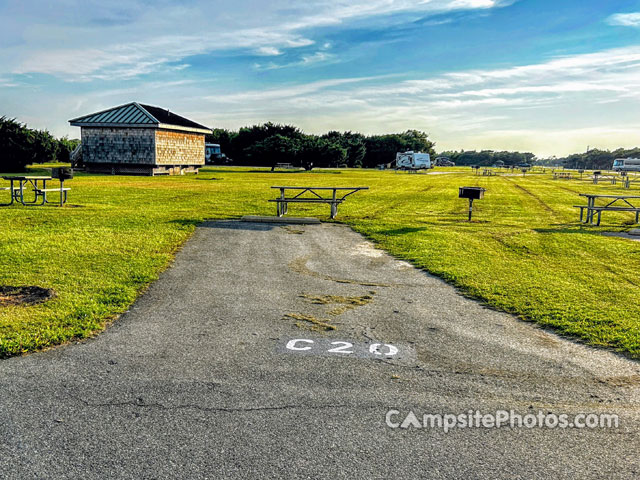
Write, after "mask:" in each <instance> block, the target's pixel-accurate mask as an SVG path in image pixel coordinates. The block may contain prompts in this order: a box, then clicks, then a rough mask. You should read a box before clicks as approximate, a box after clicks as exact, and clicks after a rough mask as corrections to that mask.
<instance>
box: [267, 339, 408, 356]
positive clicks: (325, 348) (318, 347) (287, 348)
mask: <svg viewBox="0 0 640 480" xmlns="http://www.w3.org/2000/svg"><path fill="white" fill-rule="evenodd" d="M406 349H407V348H406V347H399V346H396V345H391V344H389V343H365V342H352V341H346V340H330V339H326V338H315V339H310V338H291V339H285V340H284V341H281V342H279V345H278V350H280V351H281V352H283V353H294V354H303V355H327V356H333V357H359V358H372V359H373V358H376V359H395V358H398V357H400V356H402V354H403V353H407V352H404V351H403V350H406Z"/></svg>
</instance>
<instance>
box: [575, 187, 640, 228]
mask: <svg viewBox="0 0 640 480" xmlns="http://www.w3.org/2000/svg"><path fill="white" fill-rule="evenodd" d="M579 195H580V196H581V197H586V198H587V204H586V205H574V207H575V208H579V209H580V221H581V222H584V223H590V224H591V225H593V224H594V216H596V214H597V220H596V223H595V225H600V217H601V216H602V212H604V211H607V212H633V213H635V214H636V223H638V220H639V218H640V196H638V195H594V194H590V193H581V194H579ZM598 199H604V200H605V201H606V202H608V203H606V204H605V205H596V200H598ZM634 201H635V205H634ZM585 210H586V212H587V214H586V217H585V215H584V212H585ZM583 218H584V220H583Z"/></svg>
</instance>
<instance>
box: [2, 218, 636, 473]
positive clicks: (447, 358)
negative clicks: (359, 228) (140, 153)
mask: <svg viewBox="0 0 640 480" xmlns="http://www.w3.org/2000/svg"><path fill="white" fill-rule="evenodd" d="M0 392H1V393H0V478H3V479H13V478H16V479H22V478H56V479H66V478H69V479H77V478H122V479H125V478H126V479H128V478H131V479H134V478H136V479H138V478H329V477H332V478H487V479H495V478H505V479H507V478H509V479H514V478H527V479H529V478H607V479H614V478H629V479H630V478H638V477H640V460H639V455H638V452H640V364H639V363H637V362H633V361H630V360H626V359H624V358H621V357H619V356H617V355H615V354H612V353H609V352H606V351H601V350H595V349H591V348H587V347H584V346H581V345H577V344H575V343H572V342H570V341H567V340H564V339H561V338H559V337H557V336H555V335H553V334H550V333H547V332H545V331H543V330H541V329H539V328H537V327H535V326H533V325H530V324H527V323H525V322H522V321H519V320H517V319H515V318H513V317H512V316H510V315H507V314H503V313H498V312H495V311H493V310H490V309H487V308H485V307H483V306H482V305H480V304H479V303H477V302H475V301H472V300H469V299H467V298H464V297H463V296H461V295H459V294H458V293H457V292H456V290H455V289H454V288H452V287H451V286H449V285H447V284H445V283H444V282H442V281H441V280H439V279H437V278H434V277H432V276H429V275H427V274H425V273H423V272H420V271H418V270H416V269H414V268H413V267H411V266H410V265H408V264H406V263H404V262H401V261H399V260H396V259H394V258H392V257H390V256H388V255H386V254H385V253H383V252H382V251H380V250H376V249H374V248H373V247H372V246H371V245H370V244H369V243H368V242H366V241H365V240H364V239H363V238H362V237H361V236H359V235H358V234H356V233H354V232H353V231H351V230H350V229H348V228H347V227H344V226H340V225H330V224H322V225H306V226H303V225H286V226H281V225H276V224H261V223H247V222H239V221H222V222H210V223H206V224H204V225H202V226H201V227H199V228H198V229H197V232H196V233H195V235H194V237H193V238H192V239H191V240H190V241H189V242H188V243H187V244H186V245H185V247H184V248H183V250H181V251H180V252H179V253H178V255H177V258H176V260H175V263H174V265H173V266H172V267H171V268H170V269H169V270H167V271H166V272H165V273H164V274H163V275H162V276H161V278H160V280H159V281H157V282H156V283H155V284H153V285H152V286H151V288H150V289H149V291H148V292H147V293H146V294H145V295H143V296H142V297H141V298H140V299H139V300H138V301H137V302H136V303H135V305H134V306H133V307H132V308H131V310H130V311H129V312H127V313H126V314H125V315H123V316H122V317H121V318H120V319H119V320H118V321H117V322H116V323H115V324H114V325H113V326H112V327H110V328H109V329H108V330H107V331H106V332H104V333H103V334H101V335H99V336H98V337H96V338H95V339H92V340H89V341H86V342H83V343H78V344H72V345H68V346H65V347H62V348H58V349H54V350H51V351H47V352H43V353H38V354H33V355H28V356H24V357H19V358H11V359H8V360H4V361H0ZM498 410H500V411H509V412H511V411H513V414H511V413H510V415H513V416H515V418H517V416H518V415H520V416H521V417H524V416H526V415H529V414H531V415H538V414H539V412H542V414H544V415H548V414H555V415H561V414H564V415H567V417H568V418H569V419H570V420H571V421H573V419H574V418H575V415H577V414H595V415H600V414H615V415H617V416H618V422H619V426H618V428H604V427H598V428H551V427H549V426H547V427H544V428H538V427H537V426H532V427H529V428H527V427H526V426H524V425H523V426H522V427H519V426H517V425H516V426H515V427H513V428H511V427H509V426H503V427H501V428H495V427H494V428H492V427H479V428H468V427H466V428H464V427H462V426H461V425H460V424H458V425H457V426H456V427H453V428H451V429H450V431H448V432H445V431H444V428H442V427H438V426H437V425H436V426H434V427H433V428H432V427H430V426H428V427H427V428H418V426H423V425H422V424H420V425H416V421H418V422H421V421H422V420H423V415H424V414H434V415H435V414H439V415H445V414H447V415H450V416H453V415H456V416H458V415H460V416H467V417H466V418H467V420H468V416H473V415H476V413H475V412H476V411H478V412H480V413H481V414H492V413H495V412H496V411H498ZM410 412H412V413H413V414H414V415H415V417H412V416H411V415H410ZM413 418H415V419H417V420H416V421H414V420H413ZM449 418H451V417H449ZM529 418H530V417H529ZM403 423H404V425H403V426H405V427H408V428H402V427H401V426H399V425H402V424H403Z"/></svg>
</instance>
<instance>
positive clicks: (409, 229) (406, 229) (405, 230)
mask: <svg viewBox="0 0 640 480" xmlns="http://www.w3.org/2000/svg"><path fill="white" fill-rule="evenodd" d="M425 230H428V228H427V227H402V228H394V229H391V230H380V231H377V232H375V233H376V234H382V235H406V234H408V233H416V232H424V231H425Z"/></svg>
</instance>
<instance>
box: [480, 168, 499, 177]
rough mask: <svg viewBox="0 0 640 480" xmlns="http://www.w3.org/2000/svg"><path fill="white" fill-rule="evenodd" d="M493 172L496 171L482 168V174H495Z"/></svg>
mask: <svg viewBox="0 0 640 480" xmlns="http://www.w3.org/2000/svg"><path fill="white" fill-rule="evenodd" d="M495 174H496V172H494V171H493V170H491V169H490V168H485V169H484V170H482V175H489V176H492V175H495Z"/></svg>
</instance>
